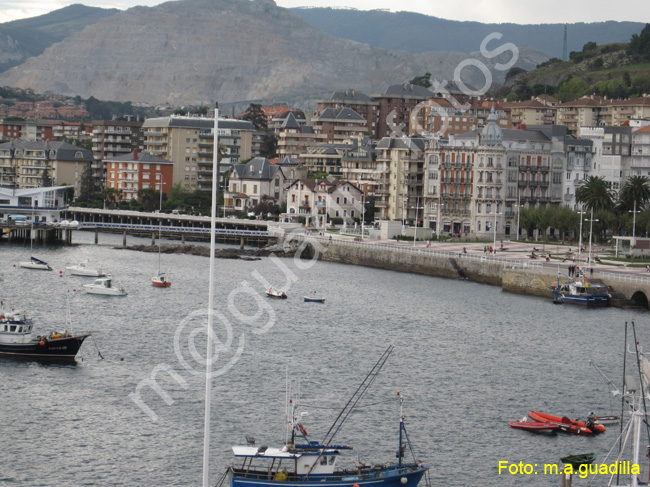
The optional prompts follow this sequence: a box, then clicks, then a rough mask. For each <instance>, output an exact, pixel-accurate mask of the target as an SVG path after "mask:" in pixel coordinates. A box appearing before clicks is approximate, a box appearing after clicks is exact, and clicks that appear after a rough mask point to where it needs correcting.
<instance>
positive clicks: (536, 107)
mask: <svg viewBox="0 0 650 487" xmlns="http://www.w3.org/2000/svg"><path fill="white" fill-rule="evenodd" d="M501 106H502V107H503V108H506V109H509V111H510V121H511V125H512V127H513V128H518V127H519V126H520V125H525V126H526V125H554V124H555V111H556V109H555V108H554V107H553V106H549V105H545V104H544V103H541V102H540V101H538V100H535V99H532V100H525V101H515V102H501Z"/></svg>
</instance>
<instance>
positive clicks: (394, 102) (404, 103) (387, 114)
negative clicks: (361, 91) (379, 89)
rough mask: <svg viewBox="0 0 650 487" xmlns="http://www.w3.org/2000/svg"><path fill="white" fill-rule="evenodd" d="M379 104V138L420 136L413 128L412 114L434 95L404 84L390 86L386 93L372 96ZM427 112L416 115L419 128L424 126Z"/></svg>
mask: <svg viewBox="0 0 650 487" xmlns="http://www.w3.org/2000/svg"><path fill="white" fill-rule="evenodd" d="M372 98H373V99H375V100H376V101H377V102H379V115H378V120H377V130H376V134H377V138H378V139H381V138H383V137H401V136H404V135H420V134H419V133H417V132H416V130H415V126H411V117H412V112H414V109H415V107H417V106H418V104H420V103H422V102H424V101H426V100H428V99H429V98H434V93H432V92H431V91H429V90H428V89H426V88H424V87H422V86H419V85H413V84H410V83H404V84H400V85H391V86H389V87H388V88H387V89H386V91H385V92H384V93H381V94H377V95H372ZM424 117H425V112H424V110H422V112H421V113H420V114H417V115H415V120H416V121H418V123H419V126H423V125H424Z"/></svg>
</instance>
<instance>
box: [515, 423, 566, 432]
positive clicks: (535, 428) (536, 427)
mask: <svg viewBox="0 0 650 487" xmlns="http://www.w3.org/2000/svg"><path fill="white" fill-rule="evenodd" d="M508 426H510V427H511V428H515V429H520V430H526V431H532V432H533V433H554V432H555V431H557V430H559V429H560V425H558V424H554V423H548V422H540V421H525V420H524V421H510V422H509V423H508Z"/></svg>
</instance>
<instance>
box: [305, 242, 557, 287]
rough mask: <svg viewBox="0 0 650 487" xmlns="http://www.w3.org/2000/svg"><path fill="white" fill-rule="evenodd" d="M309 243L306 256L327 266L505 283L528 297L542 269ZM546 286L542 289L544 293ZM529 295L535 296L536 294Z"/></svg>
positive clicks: (400, 249)
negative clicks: (533, 278)
mask: <svg viewBox="0 0 650 487" xmlns="http://www.w3.org/2000/svg"><path fill="white" fill-rule="evenodd" d="M312 242H313V243H310V244H307V246H308V248H310V247H311V249H310V250H308V252H309V253H310V254H311V255H314V253H315V252H317V253H318V258H319V259H321V260H324V261H327V262H339V263H342V264H353V265H362V266H366V267H376V268H379V269H386V270H393V271H399V272H411V273H414V274H423V275H427V276H435V277H446V278H451V279H468V280H470V281H474V282H479V283H482V284H491V285H494V286H503V284H504V282H508V283H511V282H512V285H511V286H510V285H509V288H512V289H507V290H512V291H514V292H521V293H525V294H529V293H528V292H527V291H526V287H527V286H526V280H527V279H528V280H530V273H534V272H538V271H539V269H541V265H539V264H536V263H527V262H517V261H510V260H508V259H504V258H493V257H487V256H477V255H469V254H462V253H453V252H442V251H436V250H433V249H423V248H421V247H419V248H414V247H409V246H397V245H392V244H391V245H381V244H366V243H361V242H350V241H340V240H339V241H337V240H334V241H331V242H329V241H327V240H325V239H317V240H312ZM511 273H514V274H517V273H521V275H522V276H529V277H527V278H526V279H524V278H523V277H520V278H510V277H507V278H506V276H509V275H510V274H511ZM543 282H544V283H545V282H546V281H543ZM552 282H555V281H554V280H553V281H552ZM549 283H551V281H549ZM547 285H548V284H545V285H544V286H543V288H544V290H546V287H545V286H547ZM540 286H541V284H540V283H536V284H535V285H534V286H533V288H534V289H535V290H536V291H537V290H538V288H540ZM531 294H538V292H535V293H531ZM546 296H548V290H546Z"/></svg>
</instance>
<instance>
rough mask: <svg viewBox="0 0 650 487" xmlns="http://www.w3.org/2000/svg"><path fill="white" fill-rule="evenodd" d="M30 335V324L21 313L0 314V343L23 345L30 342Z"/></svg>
mask: <svg viewBox="0 0 650 487" xmlns="http://www.w3.org/2000/svg"><path fill="white" fill-rule="evenodd" d="M31 335H32V322H31V320H28V319H27V318H26V317H25V314H24V313H23V312H22V311H12V312H10V313H6V314H5V313H2V312H0V341H2V342H5V343H8V342H11V343H23V342H28V341H30V340H31V338H32V336H31Z"/></svg>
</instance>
